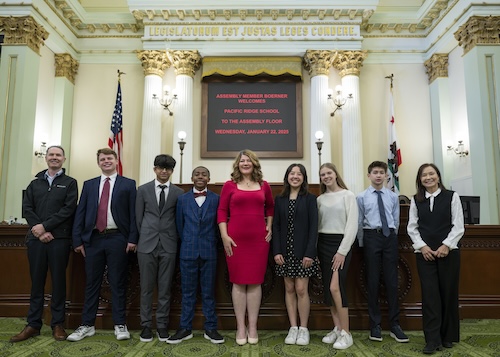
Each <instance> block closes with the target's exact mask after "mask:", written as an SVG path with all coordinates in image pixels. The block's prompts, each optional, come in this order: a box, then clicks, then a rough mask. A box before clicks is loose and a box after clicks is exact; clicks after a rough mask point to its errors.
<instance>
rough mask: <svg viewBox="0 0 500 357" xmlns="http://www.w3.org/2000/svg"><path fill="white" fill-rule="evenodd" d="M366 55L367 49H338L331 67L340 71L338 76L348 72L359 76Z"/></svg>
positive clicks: (345, 74)
mask: <svg viewBox="0 0 500 357" xmlns="http://www.w3.org/2000/svg"><path fill="white" fill-rule="evenodd" d="M366 56H368V51H338V55H337V57H336V58H335V61H333V67H334V68H335V69H337V70H339V71H340V77H344V76H347V75H349V74H351V75H354V76H358V77H359V73H360V72H361V67H363V61H364V60H365V58H366Z"/></svg>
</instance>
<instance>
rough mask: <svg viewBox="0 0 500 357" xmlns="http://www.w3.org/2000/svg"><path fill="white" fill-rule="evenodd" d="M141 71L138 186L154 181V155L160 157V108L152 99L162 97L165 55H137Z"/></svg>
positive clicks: (166, 64) (160, 53)
mask: <svg viewBox="0 0 500 357" xmlns="http://www.w3.org/2000/svg"><path fill="white" fill-rule="evenodd" d="M137 57H138V58H139V59H140V60H141V63H142V68H143V70H144V98H143V102H144V108H143V111H142V132H141V155H140V171H139V182H138V184H139V185H142V184H144V183H146V182H148V181H151V180H152V179H153V178H154V172H153V163H154V159H155V157H156V155H159V154H161V153H162V152H161V115H162V110H163V108H162V106H161V105H160V104H159V103H158V102H157V101H156V100H154V99H153V94H156V95H157V96H159V97H160V98H161V97H162V93H163V86H162V83H163V75H164V74H165V70H166V69H167V68H168V67H170V62H169V60H168V58H167V54H166V51H156V50H146V51H138V53H137Z"/></svg>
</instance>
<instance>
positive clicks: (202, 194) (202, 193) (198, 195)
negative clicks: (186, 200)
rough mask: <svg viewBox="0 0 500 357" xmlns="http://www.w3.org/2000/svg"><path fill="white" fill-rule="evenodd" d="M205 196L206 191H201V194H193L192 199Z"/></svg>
mask: <svg viewBox="0 0 500 357" xmlns="http://www.w3.org/2000/svg"><path fill="white" fill-rule="evenodd" d="M206 195H207V191H203V192H195V193H194V198H196V197H201V196H206Z"/></svg>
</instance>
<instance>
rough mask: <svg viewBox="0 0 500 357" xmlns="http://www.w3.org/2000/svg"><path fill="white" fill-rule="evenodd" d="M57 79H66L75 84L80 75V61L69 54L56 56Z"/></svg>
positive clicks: (57, 54)
mask: <svg viewBox="0 0 500 357" xmlns="http://www.w3.org/2000/svg"><path fill="white" fill-rule="evenodd" d="M54 58H55V66H56V77H66V78H67V79H68V80H69V81H70V82H71V83H73V84H75V77H76V74H77V73H78V66H79V64H78V61H77V60H75V59H74V58H73V57H71V55H70V54H69V53H56V54H55V57H54Z"/></svg>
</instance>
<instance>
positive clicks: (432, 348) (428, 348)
mask: <svg viewBox="0 0 500 357" xmlns="http://www.w3.org/2000/svg"><path fill="white" fill-rule="evenodd" d="M442 349H443V346H441V345H439V344H435V343H430V342H429V343H427V344H426V345H425V347H424V350H423V351H422V352H424V353H425V354H426V355H431V354H433V353H435V352H437V351H441V350H442Z"/></svg>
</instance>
